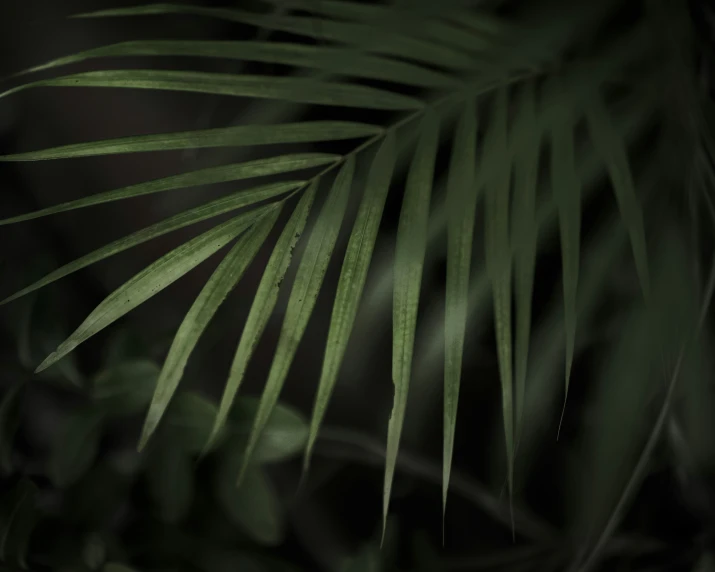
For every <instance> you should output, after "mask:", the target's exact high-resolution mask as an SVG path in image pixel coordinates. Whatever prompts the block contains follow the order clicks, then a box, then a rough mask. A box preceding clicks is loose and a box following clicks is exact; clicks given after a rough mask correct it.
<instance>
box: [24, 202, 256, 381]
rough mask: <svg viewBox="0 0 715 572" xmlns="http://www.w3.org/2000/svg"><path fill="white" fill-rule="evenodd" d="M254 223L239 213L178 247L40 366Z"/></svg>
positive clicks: (42, 366)
mask: <svg viewBox="0 0 715 572" xmlns="http://www.w3.org/2000/svg"><path fill="white" fill-rule="evenodd" d="M249 224H250V223H247V222H246V219H245V217H241V216H239V217H236V218H234V219H232V220H229V221H227V222H225V223H223V224H221V225H218V226H216V227H215V228H212V229H211V230H209V231H207V232H205V233H203V234H201V235H200V236H198V237H196V238H194V239H192V240H190V241H188V242H186V243H184V244H183V245H181V246H179V247H178V248H175V249H174V250H172V251H171V252H169V253H168V254H166V255H164V256H162V257H161V258H160V259H159V260H157V261H156V262H154V263H153V264H150V265H149V266H147V267H146V268H145V269H144V270H142V271H141V272H139V274H137V275H135V276H134V277H133V278H132V279H130V280H129V281H128V282H126V283H125V284H123V285H122V286H120V287H119V288H117V289H116V290H115V291H114V292H112V294H110V295H109V296H108V297H107V298H105V299H104V301H103V302H102V303H101V304H99V306H97V307H96V308H95V309H94V311H93V312H92V313H91V314H90V315H89V316H88V317H87V318H86V319H85V321H84V322H83V323H82V324H81V325H80V326H79V327H78V328H77V329H76V330H75V331H74V333H73V334H72V335H70V337H69V338H67V339H66V340H65V341H64V342H62V343H61V344H60V346H59V347H58V348H57V350H55V351H54V352H53V353H52V354H50V355H49V356H48V357H47V358H46V359H45V361H43V362H42V363H41V364H40V366H39V367H38V368H37V371H42V370H44V369H46V368H48V367H49V366H51V365H52V364H54V363H56V362H57V361H59V360H60V359H62V358H63V357H64V356H66V355H67V354H68V353H70V352H71V351H72V350H74V349H75V348H76V347H77V346H78V345H79V344H81V343H82V342H84V341H86V340H87V339H89V338H90V337H92V336H93V335H94V334H96V333H97V332H99V331H100V330H102V329H104V328H106V327H107V326H109V325H110V324H111V323H113V322H115V321H116V320H118V319H119V318H121V317H122V316H124V315H125V314H126V313H128V312H129V311H131V310H133V309H134V308H136V307H137V306H139V305H140V304H142V303H143V302H145V301H146V300H148V299H149V298H151V297H152V296H154V295H155V294H157V293H158V292H160V291H161V290H163V289H164V288H166V287H167V286H169V285H170V284H172V283H173V282H175V281H176V280H178V279H179V278H181V277H182V276H183V275H184V274H186V273H187V272H189V271H190V270H192V269H193V268H194V267H196V266H198V265H199V264H200V263H201V262H203V261H204V260H206V259H207V258H208V257H209V256H211V255H212V254H214V253H215V252H216V251H218V250H219V249H221V248H222V247H224V246H226V244H228V243H229V242H230V241H231V240H233V239H234V238H235V237H236V236H238V235H239V234H240V233H241V232H243V231H244V230H246V228H247V227H248V226H249Z"/></svg>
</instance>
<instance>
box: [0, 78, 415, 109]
mask: <svg viewBox="0 0 715 572" xmlns="http://www.w3.org/2000/svg"><path fill="white" fill-rule="evenodd" d="M33 87H108V88H130V89H152V90H164V91H181V92H189V93H207V94H213V95H227V96H235V97H255V98H261V99H277V100H280V101H291V102H294V103H312V104H315V105H334V106H341V107H357V108H361V109H385V110H409V109H419V108H420V107H422V103H421V102H420V101H418V100H416V99H413V98H411V97H407V96H405V95H399V94H397V93H393V92H390V91H387V90H384V89H378V88H374V87H367V86H362V85H354V84H349V83H336V82H332V83H331V82H321V81H317V80H311V79H304V78H297V77H272V76H268V75H265V76H262V75H235V74H227V73H210V72H196V71H175V70H139V69H137V70H101V71H89V72H81V73H76V74H70V75H66V76H60V77H55V78H50V79H43V80H39V81H35V82H31V83H26V84H23V85H20V86H18V87H15V88H12V89H10V90H7V91H5V92H4V93H0V98H3V97H7V96H8V95H11V94H13V93H16V92H19V91H24V90H26V89H30V88H33Z"/></svg>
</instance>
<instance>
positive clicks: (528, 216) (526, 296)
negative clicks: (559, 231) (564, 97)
mask: <svg viewBox="0 0 715 572" xmlns="http://www.w3.org/2000/svg"><path fill="white" fill-rule="evenodd" d="M520 96H521V97H520V100H519V103H518V113H519V116H518V117H517V119H516V120H515V123H516V125H515V127H514V129H513V130H512V132H511V133H512V140H511V141H510V144H511V146H512V153H513V154H514V205H513V226H512V240H513V242H514V248H513V251H514V286H515V291H516V308H515V309H516V340H515V354H516V355H515V390H516V395H515V399H514V403H515V407H516V418H515V421H516V423H515V437H516V440H517V443H518V440H519V437H520V434H521V426H522V419H523V411H524V401H525V395H526V370H527V362H528V356H529V337H530V335H531V296H532V291H533V289H534V288H533V287H534V267H535V265H536V245H537V241H538V231H539V227H538V223H537V221H536V189H537V185H538V170H539V145H540V135H541V132H540V126H539V124H538V121H537V115H536V101H535V98H536V95H535V87H534V83H533V82H526V83H525V84H524V87H523V88H522V90H521V93H520ZM514 137H519V139H517V141H514ZM521 139H523V140H524V142H523V145H522V144H521V143H522V141H521Z"/></svg>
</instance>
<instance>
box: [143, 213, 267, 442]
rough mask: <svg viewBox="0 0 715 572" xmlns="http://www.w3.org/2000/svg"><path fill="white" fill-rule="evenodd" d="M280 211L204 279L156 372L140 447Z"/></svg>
mask: <svg viewBox="0 0 715 572" xmlns="http://www.w3.org/2000/svg"><path fill="white" fill-rule="evenodd" d="M279 214H280V209H278V208H271V209H270V210H269V211H268V212H266V213H265V214H263V216H261V217H260V219H259V220H257V221H255V222H254V223H253V225H252V226H251V227H250V228H249V229H248V231H247V232H246V233H244V234H243V236H241V237H240V238H239V239H238V241H237V242H236V244H235V245H234V246H233V248H232V249H231V250H230V252H229V253H228V254H227V255H226V256H225V257H224V259H223V260H222V261H221V264H219V266H218V268H216V270H215V271H214V273H213V274H212V276H211V278H210V279H209V280H208V282H206V285H205V286H204V288H203V290H201V293H200V294H199V295H198V296H197V298H196V301H195V302H194V304H193V305H192V306H191V309H190V310H189V312H188V313H187V314H186V317H185V318H184V321H183V322H182V323H181V326H180V327H179V330H178V331H177V332H176V337H175V338H174V342H173V343H172V344H171V348H170V349H169V353H168V355H167V357H166V361H165V362H164V367H163V368H162V370H161V373H160V374H159V380H158V381H157V382H156V389H155V390H154V397H153V398H152V402H151V405H150V406H149V412H148V413H147V416H146V421H145V422H144V429H143V431H142V435H141V438H140V439H139V448H140V449H142V448H143V447H144V445H146V443H147V441H148V440H149V438H150V437H151V435H152V433H153V432H154V430H155V429H156V427H157V426H158V425H159V421H160V420H161V417H162V415H163V413H164V411H166V408H167V406H168V405H169V401H170V400H171V398H172V396H173V394H174V392H175V391H176V388H177V386H178V385H179V381H180V380H181V376H182V375H183V373H184V368H185V367H186V362H187V361H188V359H189V356H191V352H192V351H193V349H194V347H195V346H196V344H197V342H198V341H199V338H200V337H201V334H202V333H203V331H204V330H205V329H206V326H208V323H209V321H210V320H211V318H213V316H214V314H215V313H216V312H217V311H218V309H219V306H221V304H222V302H223V301H224V300H225V299H226V296H228V294H229V293H230V292H231V290H233V288H234V287H235V286H236V284H237V283H238V281H239V280H240V279H241V276H243V273H244V272H245V271H246V268H248V265H249V264H250V263H251V261H252V260H253V258H254V256H255V255H256V253H257V252H258V250H259V249H260V248H261V246H262V245H263V242H264V241H265V240H266V238H267V237H268V233H269V232H270V231H271V229H272V228H273V225H274V224H275V222H276V219H277V218H278V215H279Z"/></svg>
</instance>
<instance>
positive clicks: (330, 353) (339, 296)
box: [303, 133, 395, 474]
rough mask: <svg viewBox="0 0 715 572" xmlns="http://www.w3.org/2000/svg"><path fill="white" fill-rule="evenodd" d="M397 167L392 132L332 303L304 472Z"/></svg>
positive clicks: (372, 177) (373, 176)
mask: <svg viewBox="0 0 715 572" xmlns="http://www.w3.org/2000/svg"><path fill="white" fill-rule="evenodd" d="M394 167H395V137H394V134H393V133H390V134H388V135H387V137H386V138H385V140H384V141H383V143H382V145H381V146H380V148H379V149H378V151H377V154H376V155H375V158H374V159H373V163H372V167H371V169H370V175H369V176H368V179H367V184H366V189H365V195H364V197H363V200H362V202H361V204H360V209H359V210H358V214H357V218H356V220H355V224H354V226H353V231H352V234H351V235H350V240H349V242H348V247H347V251H346V253H345V259H344V261H343V267H342V270H341V273H340V279H339V281H338V289H337V293H336V295H335V302H334V304H333V314H332V317H331V320H330V330H329V332H328V341H327V344H326V349H325V358H324V360H323V369H322V372H321V374H320V382H319V384H318V392H317V394H316V397H315V405H314V406H313V416H312V420H311V423H310V433H309V436H308V445H307V447H306V452H305V459H304V463H303V471H304V474H305V473H306V472H307V470H308V466H309V463H310V457H311V453H312V450H313V447H314V445H315V440H316V439H317V437H318V430H319V429H320V425H321V423H322V420H323V417H324V416H325V411H326V409H327V407H328V402H329V401H330V396H331V394H332V391H333V388H334V387H335V383H336V381H337V379H338V373H339V370H340V365H341V363H342V360H343V356H344V355H345V349H346V348H347V344H348V339H349V338H350V332H351V330H352V327H353V323H354V322H355V317H356V315H357V310H358V304H359V302H360V297H361V295H362V291H363V287H364V285H365V280H366V278H367V271H368V267H369V265H370V259H371V258H372V252H373V249H374V248H375V241H376V240H377V232H378V229H379V226H380V219H381V218H382V211H383V208H384V205H385V199H386V198H387V192H388V190H389V188H390V181H391V179H392V174H393V171H394Z"/></svg>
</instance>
